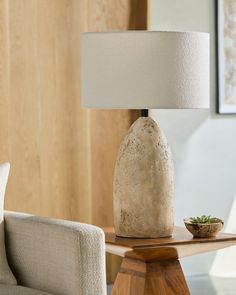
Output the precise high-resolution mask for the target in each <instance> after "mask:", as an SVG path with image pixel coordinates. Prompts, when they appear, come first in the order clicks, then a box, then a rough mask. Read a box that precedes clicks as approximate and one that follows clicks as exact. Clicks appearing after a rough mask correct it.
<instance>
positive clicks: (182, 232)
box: [103, 226, 236, 249]
mask: <svg viewBox="0 0 236 295" xmlns="http://www.w3.org/2000/svg"><path fill="white" fill-rule="evenodd" d="M103 230H104V232H105V240H106V243H108V244H113V245H117V246H124V247H129V248H133V249H137V248H140V247H141V248H147V247H155V246H157V247H158V246H174V245H184V244H199V243H209V242H211V243H215V242H226V241H235V242H236V235H235V234H225V233H220V234H219V235H218V236H217V237H215V238H193V236H192V235H191V234H190V233H189V232H188V230H187V229H186V228H183V227H178V226H176V227H175V228H174V232H173V235H172V236H171V237H168V238H157V239H135V238H122V237H117V236H116V235H115V231H114V228H113V227H107V228H104V229H103Z"/></svg>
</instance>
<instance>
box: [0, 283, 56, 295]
mask: <svg viewBox="0 0 236 295" xmlns="http://www.w3.org/2000/svg"><path fill="white" fill-rule="evenodd" d="M0 294H1V295H52V294H49V293H46V292H42V291H38V290H34V289H31V288H25V287H22V286H12V285H1V284H0Z"/></svg>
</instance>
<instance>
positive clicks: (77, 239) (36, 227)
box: [5, 212, 106, 295]
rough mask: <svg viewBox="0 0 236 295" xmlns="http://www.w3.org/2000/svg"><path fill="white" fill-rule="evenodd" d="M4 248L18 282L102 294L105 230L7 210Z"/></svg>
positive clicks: (67, 294) (75, 294)
mask: <svg viewBox="0 0 236 295" xmlns="http://www.w3.org/2000/svg"><path fill="white" fill-rule="evenodd" d="M5 231H6V249H7V255H8V260H9V263H10V266H11V268H12V270H13V272H14V274H15V275H16V278H17V280H18V283H19V284H21V285H23V286H27V287H30V288H35V289H38V290H42V291H46V292H49V293H52V294H56V295H104V294H106V279H105V241H104V233H103V231H102V230H101V229H100V228H98V227H96V226H92V225H87V224H82V223H78V222H72V221H65V220H57V219H49V218H44V217H36V216H32V215H28V214H21V213H15V212H5Z"/></svg>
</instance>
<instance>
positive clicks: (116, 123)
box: [0, 0, 147, 280]
mask: <svg viewBox="0 0 236 295" xmlns="http://www.w3.org/2000/svg"><path fill="white" fill-rule="evenodd" d="M146 3H147V1H146V0H112V1H110V0H79V1H78V0H60V1H58V0H50V1H48V0H14V1H11V0H2V1H0V41H1V42H0V53H1V60H0V124H1V128H0V140H1V142H0V162H3V161H10V162H11V174H10V178H9V184H8V188H7V193H6V202H5V208H6V209H9V210H15V211H21V212H29V213H33V214H38V215H44V216H50V217H57V218H65V219H70V220H79V221H81V222H87V223H93V224H96V225H99V226H110V225H112V223H113V216H112V180H113V169H114V164H115V159H116V154H117V150H118V147H119V144H120V141H121V140H122V138H123V136H124V135H125V133H126V131H127V129H128V128H129V126H130V125H131V123H132V122H133V121H134V120H135V118H137V116H138V115H139V113H138V112H137V111H131V110H114V111H94V110H93V111H89V110H83V109H82V108H81V97H80V95H81V82H80V81H81V33H82V32H83V31H104V30H106V31H109V30H127V29H146V17H147V4H146ZM114 259H116V258H114ZM117 269H118V266H115V264H114V263H113V262H112V260H110V261H108V270H109V274H110V275H109V276H108V280H112V279H113V278H114V276H115V273H116V271H117Z"/></svg>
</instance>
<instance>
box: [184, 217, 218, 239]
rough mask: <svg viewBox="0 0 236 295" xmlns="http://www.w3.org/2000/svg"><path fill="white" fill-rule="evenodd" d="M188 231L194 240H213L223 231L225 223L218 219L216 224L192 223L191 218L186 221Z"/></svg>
mask: <svg viewBox="0 0 236 295" xmlns="http://www.w3.org/2000/svg"><path fill="white" fill-rule="evenodd" d="M184 224H185V226H186V228H187V230H188V231H189V232H190V233H191V234H192V235H193V237H194V238H213V237H216V236H217V234H218V233H219V232H220V231H221V230H222V228H223V226H224V222H223V221H222V220H221V219H218V218H216V219H215V222H214V223H192V222H191V220H190V218H186V219H184Z"/></svg>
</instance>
